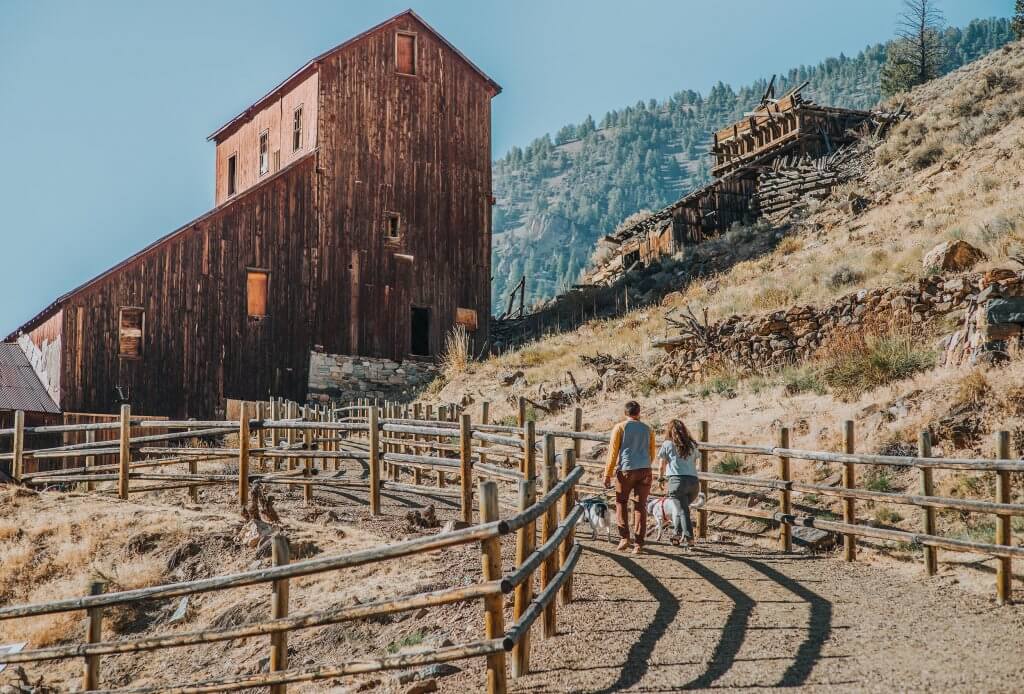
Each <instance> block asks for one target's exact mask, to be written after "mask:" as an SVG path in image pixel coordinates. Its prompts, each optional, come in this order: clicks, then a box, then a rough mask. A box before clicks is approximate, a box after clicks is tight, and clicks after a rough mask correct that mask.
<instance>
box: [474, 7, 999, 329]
mask: <svg viewBox="0 0 1024 694" xmlns="http://www.w3.org/2000/svg"><path fill="white" fill-rule="evenodd" d="M1010 37H1011V31H1010V25H1009V20H1006V19H987V20H975V21H973V22H971V24H969V25H968V26H967V27H965V28H963V29H950V30H948V31H947V33H946V36H945V40H946V43H947V46H948V48H949V61H948V64H947V66H946V68H947V70H954V69H956V68H957V67H959V66H961V65H963V64H965V63H967V62H970V61H972V60H974V59H976V58H978V57H979V56H982V55H984V54H986V53H988V52H990V51H992V50H993V49H995V48H998V47H999V46H1001V45H1003V44H1005V43H1006V42H1007V41H1008V40H1010ZM885 56H886V46H885V45H884V44H876V45H873V46H869V47H867V48H865V49H864V50H863V51H861V52H860V53H859V54H858V55H856V56H854V57H848V56H844V55H840V56H839V57H837V58H830V59H828V60H826V61H824V62H822V63H820V64H818V65H814V66H800V67H797V68H794V69H792V70H790V71H789V72H788V73H787V74H786V75H783V76H781V78H779V79H777V80H776V86H777V90H776V91H777V93H781V91H784V90H785V89H787V88H789V87H790V86H794V85H796V84H800V83H802V82H803V81H805V80H810V82H811V84H810V87H809V88H808V89H807V90H805V92H804V93H805V94H806V95H808V97H809V98H812V99H814V100H816V101H818V102H820V103H824V104H831V105H836V106H847V107H851V108H870V107H871V106H873V105H874V104H876V103H877V101H878V99H879V87H878V74H879V70H880V69H881V66H882V65H883V64H884V62H885ZM766 86H767V78H764V79H759V80H757V81H756V82H754V83H753V84H749V85H746V86H743V87H740V88H738V89H734V88H733V87H731V86H729V85H726V84H722V83H719V84H717V85H715V87H714V88H712V89H711V91H710V92H709V93H708V94H706V95H702V94H699V93H697V92H695V91H693V90H683V91H679V92H677V93H675V94H673V95H672V96H670V97H669V98H667V99H664V100H661V101H658V100H655V99H651V100H650V101H649V102H638V103H637V104H636V105H634V106H627V107H626V108H623V109H619V110H615V111H609V112H608V113H606V114H605V115H604V116H603V117H601V118H600V120H599V121H595V119H594V118H592V117H590V116H588V117H587V118H586V119H585V120H584V121H583V122H581V123H579V124H573V125H567V126H565V127H563V128H561V129H560V130H559V131H558V132H557V133H556V134H555V136H554V137H551V136H550V135H545V136H544V137H541V138H538V139H536V140H534V141H533V142H532V143H530V144H529V145H528V146H527V147H525V148H518V147H516V148H513V149H512V150H511V151H510V152H509V153H508V154H507V155H506V156H505V157H503V158H502V159H499V160H498V161H496V162H495V164H494V190H495V194H496V196H497V205H496V207H495V216H494V232H495V234H494V248H493V264H494V270H493V274H494V284H493V287H492V291H493V302H494V308H495V311H496V312H498V313H500V312H501V310H502V309H503V304H504V302H505V301H506V300H507V295H508V292H509V290H510V289H511V288H512V287H513V286H514V285H515V284H516V283H517V282H518V281H519V278H520V276H522V275H523V274H526V276H527V302H528V303H532V302H533V301H536V300H538V299H544V298H548V297H551V296H553V295H555V294H557V293H558V292H559V291H560V290H561V289H562V288H564V287H565V286H566V285H567V284H570V283H572V282H573V281H574V280H575V279H576V278H577V276H578V275H579V272H580V270H581V269H583V267H584V266H585V265H586V263H587V260H588V258H589V257H590V253H591V251H592V250H593V247H594V243H595V241H596V240H597V239H598V238H599V237H600V236H601V235H603V234H605V233H608V232H609V231H611V230H612V229H614V228H615V227H616V226H617V225H618V224H619V223H620V222H622V220H624V219H625V218H626V217H628V216H629V215H631V214H633V213H635V212H637V211H640V210H644V209H650V210H654V209H658V208H661V207H664V206H665V205H667V204H669V203H670V202H672V201H674V200H676V199H677V198H679V197H680V196H681V195H682V194H683V193H684V192H685V191H687V190H689V189H692V188H694V187H697V186H699V185H701V184H703V183H704V182H706V181H707V180H708V177H709V163H708V158H707V156H706V154H707V151H708V147H709V140H710V134H711V132H712V131H713V130H715V129H717V128H720V127H722V126H724V125H726V124H728V123H729V122H731V121H734V120H736V119H737V118H740V117H742V115H743V113H744V112H745V111H748V110H749V109H750V106H751V105H752V104H753V103H755V102H756V101H757V100H759V99H760V97H761V94H762V93H763V92H764V90H765V88H766ZM780 90H781V91H780Z"/></svg>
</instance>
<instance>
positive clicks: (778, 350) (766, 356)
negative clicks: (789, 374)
mask: <svg viewBox="0 0 1024 694" xmlns="http://www.w3.org/2000/svg"><path fill="white" fill-rule="evenodd" d="M993 285H995V286H998V287H1000V288H1002V289H1001V290H1002V292H1003V293H1011V292H1013V293H1015V292H1014V287H1018V286H1024V278H1022V276H1021V274H1020V273H1014V272H1010V271H1005V270H1002V271H1000V270H996V271H993V272H991V273H986V274H985V275H981V274H977V273H973V274H966V275H960V276H957V277H949V278H943V277H941V276H933V277H928V278H924V279H921V280H919V281H918V282H917V283H916V284H907V285H902V286H898V287H879V288H876V289H861V290H860V291H858V292H855V293H852V294H848V295H846V296H844V297H842V298H841V299H838V300H837V301H835V302H833V303H832V304H830V305H828V306H826V307H823V308H819V307H814V306H797V307H794V308H791V309H789V310H786V311H776V312H774V313H771V314H768V315H764V316H731V317H730V318H728V319H726V320H724V321H721V322H719V323H715V324H712V325H710V326H708V328H707V330H706V331H701V330H695V331H687V332H686V333H684V334H683V335H681V336H680V337H675V338H667V339H664V340H658V341H655V343H654V344H655V346H659V347H662V348H664V349H665V350H666V351H668V352H669V353H670V354H671V359H670V360H668V362H667V363H666V364H665V366H664V367H663V372H664V373H666V374H668V375H670V376H672V377H674V378H675V379H676V380H682V381H686V380H690V379H692V378H695V377H698V376H699V375H700V374H702V373H703V372H704V371H705V370H706V369H707V368H708V367H710V366H712V365H716V366H718V365H726V366H728V367H730V368H738V370H739V371H741V372H743V371H746V372H756V371H759V370H763V369H768V368H777V367H781V366H785V365H787V364H792V363H796V362H799V361H802V360H804V359H806V358H808V357H810V356H811V355H812V354H813V353H814V352H815V350H817V349H818V348H819V347H820V346H821V345H822V343H824V342H825V341H826V340H827V339H828V338H829V337H830V336H831V335H833V334H835V333H839V332H842V331H844V330H851V329H857V328H858V327H862V326H865V325H867V324H870V323H876V324H885V323H888V322H891V321H893V320H902V321H906V322H909V323H911V324H919V323H924V322H927V321H930V320H932V319H934V318H936V317H939V316H945V315H948V314H951V313H954V312H958V311H959V312H961V313H963V312H965V311H966V309H967V308H968V307H970V306H973V305H976V304H977V303H978V301H979V296H980V297H981V298H982V300H984V298H985V296H986V294H985V291H987V292H988V293H992V291H993V290H992V288H991V287H992V286H993Z"/></svg>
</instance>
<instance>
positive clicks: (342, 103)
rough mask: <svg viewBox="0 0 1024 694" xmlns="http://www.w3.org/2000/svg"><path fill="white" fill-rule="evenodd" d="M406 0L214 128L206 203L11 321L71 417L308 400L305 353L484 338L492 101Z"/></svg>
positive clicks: (372, 352)
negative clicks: (211, 185) (125, 406)
mask: <svg viewBox="0 0 1024 694" xmlns="http://www.w3.org/2000/svg"><path fill="white" fill-rule="evenodd" d="M499 92H500V87H499V86H498V85H497V84H496V83H495V82H494V81H493V80H492V79H490V78H489V77H488V76H487V75H485V74H484V73H483V72H482V71H481V70H480V69H479V68H478V67H476V66H475V65H474V64H473V63H471V62H470V61H469V60H468V59H467V58H466V57H465V56H464V55H462V53H460V52H459V51H458V50H457V49H456V48H455V47H453V46H452V45H451V44H450V43H448V42H447V41H446V40H445V39H444V38H443V37H441V36H440V35H439V34H438V33H437V32H436V31H434V30H433V29H431V28H430V27H429V26H428V25H427V24H426V23H425V22H424V21H423V20H422V19H421V18H420V17H418V16H417V15H416V14H415V13H413V12H412V11H406V12H403V13H401V14H399V15H397V16H395V17H393V18H391V19H389V20H387V21H385V22H383V23H382V24H379V25H378V26H376V27H373V28H372V29H370V30H368V31H366V32H364V33H363V34H360V35H359V36H356V37H354V38H352V39H350V40H349V41H346V42H345V43H343V44H341V45H339V46H337V47H335V48H333V49H331V50H329V51H327V52H326V53H324V54H322V55H320V56H318V57H316V58H314V59H313V60H311V61H310V62H308V63H307V64H306V65H304V66H302V67H301V68H300V69H299V70H297V71H296V72H295V73H293V74H292V75H291V76H290V77H288V78H287V79H286V80H284V81H283V82H281V83H280V84H278V85H277V86H276V87H274V88H273V89H272V90H271V91H270V92H269V93H267V94H266V95H265V96H264V97H262V98H261V99H260V100H258V101H257V102H256V103H254V104H253V105H252V106H250V107H249V108H247V109H246V110H245V111H243V112H242V113H241V114H239V115H238V116H237V117H235V118H233V119H232V120H231V121H230V122H228V123H227V124H225V125H224V126H223V127H221V128H219V129H218V130H217V131H216V132H214V133H213V134H212V135H211V136H210V139H211V140H212V141H214V142H215V144H216V190H215V204H216V206H215V208H214V209H213V210H211V211H210V212H208V213H207V214H205V215H203V216H202V217H200V218H198V219H196V220H193V221H192V222H189V223H188V224H186V225H185V226H183V227H181V228H180V229H178V230H176V231H174V232H172V233H171V234H169V235H167V236H165V237H164V238H162V239H160V240H158V241H156V242H155V243H153V244H151V245H150V246H149V247H147V248H145V249H143V250H142V251H140V252H138V253H136V254H135V255H133V256H131V257H130V258H128V259H127V260H125V261H123V262H122V263H120V264H118V265H117V266H115V267H113V268H111V269H110V270H108V271H107V272H104V273H103V274H101V275H100V276H98V277H96V278H94V279H92V280H90V281H88V282H86V283H85V284H83V285H81V286H80V287H78V288H77V289H74V290H73V291H71V292H69V293H67V294H65V295H64V296H62V297H60V298H59V299H57V300H56V301H55V302H54V303H52V304H51V305H50V306H48V307H47V308H46V309H45V310H43V311H42V312H41V313H39V314H38V315H37V316H36V317H35V318H33V319H32V320H30V321H29V322H28V323H26V324H25V325H23V326H22V327H21V328H19V330H17V331H16V332H15V333H13V334H12V335H10V336H9V337H8V338H7V339H8V341H13V340H16V339H17V338H18V337H19V335H22V334H24V335H25V336H27V338H28V339H29V340H31V342H32V343H33V344H34V345H35V346H36V348H37V349H39V350H42V351H48V353H49V354H51V356H52V355H54V354H55V355H56V356H55V358H51V359H48V360H47V361H46V364H47V367H46V368H47V369H49V371H50V373H49V374H47V375H48V377H49V380H50V382H55V383H58V384H59V391H58V398H57V400H58V404H59V405H60V407H61V408H62V409H64V410H77V411H87V412H109V411H113V409H114V408H115V407H116V406H117V404H118V403H119V402H121V401H130V402H131V403H132V405H133V406H134V407H136V408H137V409H139V410H140V411H146V412H149V413H152V414H168V415H174V416H207V415H212V414H215V413H216V412H217V411H218V410H219V409H220V408H222V407H223V403H224V400H225V398H228V397H230V398H238V399H246V400H253V399H257V398H262V397H265V396H267V395H271V394H273V395H281V396H285V397H289V398H292V399H298V400H301V399H303V398H305V395H306V393H305V390H306V385H307V376H308V370H309V361H310V352H311V351H313V350H317V351H324V352H328V353H334V354H351V355H365V356H369V357H383V358H387V359H391V360H398V361H401V360H406V359H430V358H431V357H433V356H434V355H436V354H437V353H438V351H439V350H440V349H441V347H442V344H443V341H444V337H445V334H446V333H447V332H448V331H449V330H450V329H451V328H452V326H454V325H455V324H456V323H462V324H464V325H466V326H467V329H468V330H469V331H470V333H469V334H470V336H471V339H472V341H473V347H474V349H476V350H479V349H480V348H481V347H482V346H483V344H485V341H486V336H487V330H488V318H489V307H490V249H491V205H492V203H493V197H492V194H491V136H490V107H491V99H492V98H493V97H494V96H495V95H497V94H498V93H499Z"/></svg>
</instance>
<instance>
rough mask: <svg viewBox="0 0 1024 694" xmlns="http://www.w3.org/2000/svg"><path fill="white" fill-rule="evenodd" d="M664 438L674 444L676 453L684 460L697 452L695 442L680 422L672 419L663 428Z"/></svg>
mask: <svg viewBox="0 0 1024 694" xmlns="http://www.w3.org/2000/svg"><path fill="white" fill-rule="evenodd" d="M665 438H666V439H668V440H669V441H671V442H672V443H673V444H675V447H676V451H677V452H678V453H679V455H681V456H683V457H684V458H685V457H686V456H688V455H690V454H691V453H693V452H694V451H695V450H697V442H696V441H694V440H693V437H692V436H690V431H689V430H688V429H687V428H686V425H685V424H683V422H682V420H679V419H673V420H672V421H671V422H669V423H668V426H667V427H666V428H665Z"/></svg>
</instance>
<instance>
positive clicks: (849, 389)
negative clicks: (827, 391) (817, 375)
mask: <svg viewBox="0 0 1024 694" xmlns="http://www.w3.org/2000/svg"><path fill="white" fill-rule="evenodd" d="M819 355H820V357H819V358H820V359H821V361H822V366H821V376H822V378H823V379H824V381H825V383H826V384H827V385H828V386H829V387H830V388H831V389H832V390H834V391H836V392H837V393H838V394H839V395H840V396H842V397H844V398H846V399H851V400H853V399H856V398H857V397H859V396H860V395H861V394H862V393H866V392H868V391H870V390H873V389H875V388H877V387H879V386H883V385H886V384H889V383H892V382H894V381H899V380H902V379H904V378H909V377H910V376H913V375H914V374H916V373H919V372H921V371H926V370H927V369H930V368H932V367H933V366H934V365H935V353H934V352H933V351H932V350H931V349H930V348H928V347H926V346H923V345H920V344H918V343H917V342H915V340H914V339H913V338H912V337H911V336H909V335H898V334H888V335H878V334H871V333H870V332H868V331H865V330H861V331H857V332H853V331H849V332H845V333H842V334H840V335H836V336H834V337H833V338H832V339H831V340H829V341H828V342H827V343H826V345H825V346H824V347H823V348H822V349H821V350H820V351H819Z"/></svg>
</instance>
